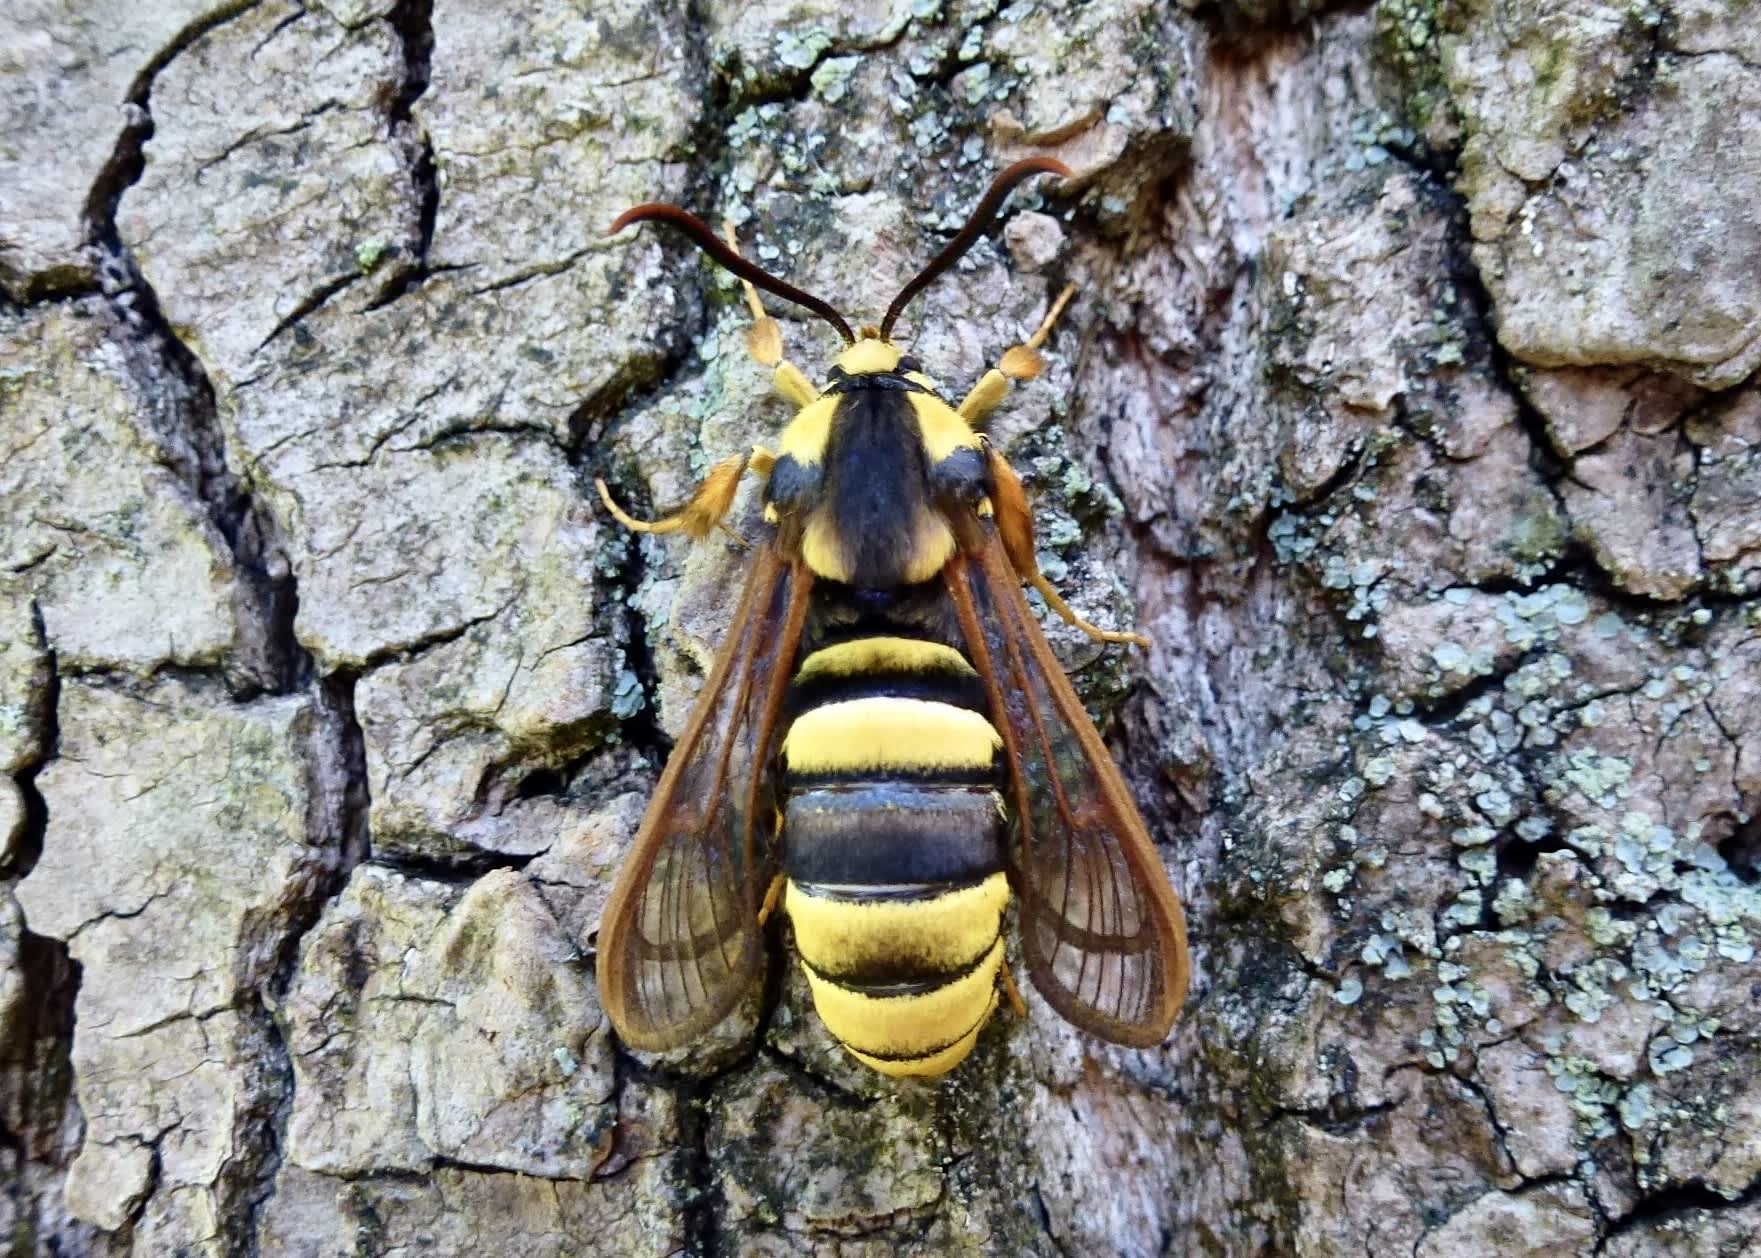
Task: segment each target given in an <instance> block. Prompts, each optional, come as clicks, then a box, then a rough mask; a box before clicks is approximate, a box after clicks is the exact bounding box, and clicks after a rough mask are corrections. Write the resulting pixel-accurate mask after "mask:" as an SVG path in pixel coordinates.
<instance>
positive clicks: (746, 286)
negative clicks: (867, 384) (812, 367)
mask: <svg viewBox="0 0 1761 1258" xmlns="http://www.w3.org/2000/svg"><path fill="white" fill-rule="evenodd" d="M722 235H723V236H725V237H727V241H728V248H730V249H732V250H733V251H734V252H735V253H738V252H739V251H740V245H739V242H738V241H736V240H735V239H734V221H733V220H732V219H723V220H722ZM740 287H741V288H742V289H743V290H745V293H746V308H747V309H748V310H750V311H751V312H752V326H751V327H749V328H747V329H746V352H747V353H748V354H750V355H752V358H753V360H754V361H755V362H757V363H758V365H759V366H761V367H772V368H775V372H774V374H773V375H772V376H771V383H772V384H773V385H774V386H775V387H776V391H777V392H778V393H781V394H782V395H783V396H784V397H785V398H787V399H788V400H789V401H790V402H791V403H792V404H793V405H795V406H796V407H802V406H806V405H807V404H808V403H809V402H811V401H813V400H814V399H815V398H817V397H818V396H819V390H818V389H816V388H814V387H813V382H812V381H810V380H809V379H808V378H807V377H806V375H804V374H803V373H802V371H801V369H800V368H799V367H797V366H795V364H794V363H792V362H789V361H788V360H787V359H785V358H784V357H783V331H782V329H781V328H779V327H778V326H777V321H776V320H775V319H773V318H771V317H770V315H769V314H768V313H766V312H765V309H764V300H763V298H761V297H759V295H758V290H757V289H756V288H754V287H753V286H752V281H751V280H741V281H740Z"/></svg>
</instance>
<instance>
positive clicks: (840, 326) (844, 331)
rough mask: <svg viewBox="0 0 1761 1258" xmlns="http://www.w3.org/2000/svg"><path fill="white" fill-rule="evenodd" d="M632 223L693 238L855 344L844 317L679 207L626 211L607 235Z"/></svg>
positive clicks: (722, 262) (719, 260)
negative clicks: (740, 251) (652, 225)
mask: <svg viewBox="0 0 1761 1258" xmlns="http://www.w3.org/2000/svg"><path fill="white" fill-rule="evenodd" d="M631 223H665V224H666V225H667V226H669V227H676V228H678V229H679V230H680V231H681V232H683V233H685V235H686V236H687V237H689V238H690V240H691V243H692V244H694V245H696V246H697V247H698V248H699V249H701V250H702V251H703V252H704V253H706V254H708V255H709V257H710V259H711V260H712V261H714V262H715V263H716V264H717V265H718V266H720V267H721V268H722V269H724V270H726V271H731V272H732V273H733V274H735V275H737V276H738V277H739V278H741V279H743V280H746V281H748V282H749V283H752V284H755V285H757V286H758V287H759V288H762V289H763V290H764V291H765V292H767V293H775V294H776V295H777V296H778V297H781V298H782V299H783V300H784V301H792V302H794V303H795V304H796V305H797V306H801V307H804V308H805V309H808V310H811V311H812V312H813V313H814V314H816V315H818V316H819V317H820V318H822V319H824V320H825V321H826V322H827V323H829V324H831V325H832V326H833V327H834V328H836V329H837V330H838V335H839V336H841V337H843V338H844V344H846V345H853V344H855V342H856V337H855V335H854V334H853V333H852V332H851V331H850V325H849V324H848V323H845V322H844V316H843V315H841V314H839V313H838V312H837V311H836V310H833V309H832V308H831V306H830V305H829V304H828V303H826V302H824V301H821V300H820V299H819V298H818V297H815V296H814V295H813V294H812V293H807V292H803V291H802V290H801V289H799V288H796V287H795V286H794V285H793V284H790V283H788V282H786V281H784V280H780V279H778V278H777V277H776V276H774V275H772V274H771V273H770V272H769V271H766V270H765V269H764V268H763V267H761V266H758V265H757V264H756V263H752V262H748V261H747V260H746V259H745V258H742V257H741V256H740V255H739V254H737V253H735V252H734V251H733V250H732V249H730V248H728V247H727V245H725V244H723V243H722V242H721V241H720V240H719V239H717V237H716V234H715V232H713V231H711V230H710V227H709V224H707V223H705V222H704V221H703V220H702V219H700V218H698V217H697V216H696V215H695V214H691V213H689V212H687V211H685V210H681V209H680V208H679V207H678V206H676V205H666V204H663V203H662V202H659V201H650V202H648V203H647V204H645V205H638V206H635V207H634V208H632V209H628V210H625V211H624V212H623V213H622V214H620V215H618V220H617V222H615V223H613V224H612V225H611V230H610V231H608V232H606V233H605V234H606V235H608V236H615V235H617V234H618V233H619V232H621V231H623V230H624V228H626V227H628V226H629V225H630V224H631Z"/></svg>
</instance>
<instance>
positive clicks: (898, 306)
mask: <svg viewBox="0 0 1761 1258" xmlns="http://www.w3.org/2000/svg"><path fill="white" fill-rule="evenodd" d="M1034 175H1056V176H1058V178H1060V179H1069V178H1070V177H1071V170H1070V168H1069V167H1068V166H1066V165H1065V164H1064V163H1063V162H1061V161H1059V160H1058V159H1057V158H1055V157H1029V158H1026V159H1025V160H1023V161H1019V162H1016V163H1015V164H1014V165H1013V166H1010V167H1008V168H1007V169H1006V170H1004V171H1003V173H1002V174H1000V175H998V176H997V177H996V179H995V181H994V182H992V184H991V187H990V191H989V192H986V193H985V194H984V200H982V201H980V202H979V203H978V208H977V209H975V210H973V211H972V217H971V218H969V219H967V220H966V226H964V227H962V228H961V229H960V234H959V235H957V236H955V237H954V239H952V240H950V241H949V242H948V244H947V247H946V248H944V249H943V250H942V251H941V252H940V253H938V254H936V256H935V257H933V258H931V259H930V260H929V265H928V266H926V267H924V268H923V270H921V271H919V272H918V273H917V278H915V279H913V280H912V281H911V282H910V283H909V284H907V285H905V287H904V288H903V289H901V290H900V292H899V295H898V296H897V297H895V298H893V304H892V305H890V306H888V307H887V317H886V318H884V319H882V320H881V325H880V334H881V339H882V340H891V339H892V335H893V324H894V323H896V322H897V321H898V318H899V316H900V315H901V314H902V313H904V310H905V307H906V306H907V305H909V304H910V302H911V299H912V298H913V297H915V296H917V294H919V293H921V292H922V291H923V290H924V289H926V288H928V287H929V286H930V284H931V283H933V282H934V281H935V279H936V277H937V276H939V275H940V274H941V273H942V272H943V271H946V270H947V269H948V268H949V267H951V266H953V265H954V263H956V262H958V261H959V260H960V258H961V256H962V255H963V254H964V253H965V252H966V251H967V250H968V249H970V248H972V246H973V245H974V244H975V243H976V242H977V241H978V238H979V237H980V236H982V235H983V234H984V229H985V228H987V227H989V226H990V223H991V220H992V219H993V218H995V217H996V215H997V211H998V210H1000V209H1002V208H1003V202H1004V201H1005V200H1007V199H1008V197H1009V193H1010V192H1012V191H1013V190H1014V188H1015V185H1016V184H1018V183H1020V182H1021V181H1022V180H1024V179H1031V178H1032V177H1033V176H1034Z"/></svg>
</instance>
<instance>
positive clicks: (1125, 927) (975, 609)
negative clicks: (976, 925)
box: [944, 521, 1187, 1048]
mask: <svg viewBox="0 0 1761 1258" xmlns="http://www.w3.org/2000/svg"><path fill="white" fill-rule="evenodd" d="M963 531H964V532H966V533H967V534H968V535H969V537H970V539H971V544H970V545H968V546H966V547H965V548H964V550H965V552H966V553H963V554H961V555H958V556H956V557H955V559H954V560H953V561H952V562H950V563H949V565H948V567H947V568H946V569H945V570H944V579H945V581H946V583H947V585H948V589H949V593H950V595H951V596H952V599H953V602H954V606H955V610H956V612H957V614H958V616H959V619H960V623H961V628H962V630H963V632H964V634H965V637H966V643H967V649H968V653H969V655H970V656H971V658H972V661H973V663H974V665H975V666H976V667H977V668H978V670H979V672H980V673H982V674H983V675H984V677H985V680H986V683H987V685H988V686H989V688H990V701H991V711H992V717H993V719H994V720H995V721H996V722H997V725H998V732H999V733H1001V734H1002V736H1003V744H1004V747H1005V749H1006V750H1007V752H1008V756H1009V768H1010V783H1009V788H1008V789H1009V794H1008V797H1007V799H1008V808H1009V812H1010V822H1011V825H1012V826H1013V829H1014V836H1013V850H1012V852H1011V864H1012V866H1013V873H1014V876H1015V883H1016V893H1017V895H1018V896H1019V897H1020V900H1021V947H1022V952H1023V956H1024V959H1025V960H1026V962H1027V970H1028V973H1029V975H1030V976H1031V977H1032V979H1033V983H1034V986H1035V987H1037V988H1038V989H1039V991H1040V994H1041V995H1043V996H1044V997H1045V998H1046V1000H1047V1002H1048V1003H1050V1004H1051V1006H1052V1007H1053V1008H1054V1009H1056V1010H1057V1011H1058V1012H1059V1013H1061V1014H1062V1015H1063V1016H1064V1017H1066V1018H1068V1019H1069V1020H1070V1021H1071V1022H1073V1023H1075V1024H1076V1025H1077V1026H1079V1027H1081V1028H1082V1029H1083V1030H1085V1031H1088V1032H1090V1033H1091V1034H1093V1035H1097V1036H1100V1037H1101V1038H1102V1039H1107V1040H1112V1041H1114V1042H1115V1043H1119V1044H1128V1045H1132V1046H1134V1047H1140V1048H1142V1047H1149V1046H1151V1045H1155V1044H1159V1043H1161V1042H1162V1040H1163V1039H1164V1038H1166V1036H1167V1034H1168V1030H1169V1028H1170V1027H1171V1026H1172V1025H1173V1023H1174V1016H1175V1015H1176V1014H1177V1013H1178V1012H1179V1011H1180V1005H1181V1002H1182V1001H1183V1000H1184V999H1185V998H1186V985H1187V955H1186V921H1185V917H1184V916H1183V914H1182V913H1181V910H1180V901H1179V898H1178V897H1177V896H1176V895H1175V894H1174V888H1173V887H1172V886H1171V885H1170V884H1169V882H1168V875H1167V872H1166V870H1164V868H1163V867H1162V862H1161V858H1160V857H1159V856H1158V855H1157V854H1156V849H1155V845H1154V844H1153V843H1151V842H1150V837H1149V834H1148V832H1146V831H1145V829H1144V825H1143V820H1142V818H1141V817H1139V816H1138V812H1137V807H1136V805H1135V804H1133V803H1132V800H1131V796H1130V795H1129V794H1128V793H1127V792H1126V789H1125V783H1124V780H1123V779H1122V778H1121V777H1120V774H1119V769H1118V767H1117V766H1116V765H1115V764H1114V763H1113V759H1112V757H1111V756H1110V755H1108V754H1107V749H1106V746H1105V745H1104V744H1103V743H1102V742H1101V739H1100V735H1099V734H1097V733H1096V732H1095V728H1094V725H1093V724H1092V723H1091V722H1090V721H1089V719H1088V714H1087V713H1086V712H1085V711H1084V710H1083V707H1082V704H1081V702H1080V701H1079V700H1078V699H1077V697H1076V692H1075V691H1074V690H1072V689H1071V688H1070V682H1069V681H1068V680H1067V679H1066V678H1065V676H1064V671H1063V669H1062V668H1060V667H1059V665H1058V661H1057V659H1056V657H1055V656H1053V654H1052V651H1051V647H1050V646H1049V645H1048V644H1047V643H1046V639H1045V635H1044V634H1042V633H1041V632H1040V628H1039V624H1038V622H1037V620H1036V619H1035V618H1034V615H1033V612H1032V609H1031V608H1029V607H1028V605H1027V600H1026V599H1025V598H1024V597H1023V596H1022V592H1021V585H1020V581H1019V579H1018V578H1017V576H1016V575H1015V572H1014V569H1013V568H1012V567H1011V566H1010V564H1009V560H1008V558H1007V556H1006V554H1005V553H1004V550H1003V545H1002V542H1001V540H1000V539H999V537H998V535H997V532H996V530H995V528H994V526H993V525H992V524H991V523H990V522H989V521H981V522H978V523H976V524H975V525H974V526H972V527H970V528H968V529H966V530H963Z"/></svg>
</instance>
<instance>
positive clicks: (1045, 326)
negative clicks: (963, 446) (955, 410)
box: [960, 284, 1076, 424]
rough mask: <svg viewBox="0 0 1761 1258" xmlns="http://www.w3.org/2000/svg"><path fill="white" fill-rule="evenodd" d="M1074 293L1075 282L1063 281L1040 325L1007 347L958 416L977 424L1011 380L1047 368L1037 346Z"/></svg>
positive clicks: (1031, 377) (1036, 374)
mask: <svg viewBox="0 0 1761 1258" xmlns="http://www.w3.org/2000/svg"><path fill="white" fill-rule="evenodd" d="M1074 296H1076V285H1074V284H1066V285H1065V286H1064V291H1063V292H1061V293H1059V294H1058V297H1057V300H1055V301H1053V302H1052V308H1051V309H1050V310H1048V311H1046V317H1045V318H1044V319H1041V320H1040V324H1039V327H1037V328H1035V329H1034V333H1033V335H1032V336H1030V337H1028V338H1027V340H1025V341H1024V342H1022V343H1021V344H1020V345H1016V346H1014V347H1013V348H1011V349H1009V350H1006V351H1005V352H1004V354H1003V360H1002V361H1001V362H1000V363H998V364H997V365H996V366H995V367H992V368H991V369H990V370H989V371H987V372H985V373H984V375H983V376H981V377H979V381H978V383H977V384H975V385H973V386H972V392H971V393H968V394H967V395H966V397H965V398H964V399H962V401H961V403H960V417H961V418H962V419H964V420H965V421H966V422H967V423H969V424H977V423H980V422H982V421H983V420H984V418H985V417H986V416H987V415H989V414H990V413H991V412H992V411H994V410H996V409H997V407H998V406H999V405H1001V404H1002V401H1003V399H1004V398H1005V397H1007V396H1008V394H1009V382H1010V381H1011V380H1034V379H1037V378H1038V377H1039V375H1040V373H1042V372H1043V371H1045V369H1046V360H1045V359H1043V358H1041V357H1040V353H1039V348H1040V346H1042V345H1044V344H1045V343H1046V338H1047V337H1049V336H1050V335H1051V334H1052V327H1053V326H1054V325H1055V324H1056V323H1057V322H1058V316H1059V315H1061V314H1063V313H1064V307H1065V306H1067V305H1069V304H1070V299H1071V298H1072V297H1074Z"/></svg>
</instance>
